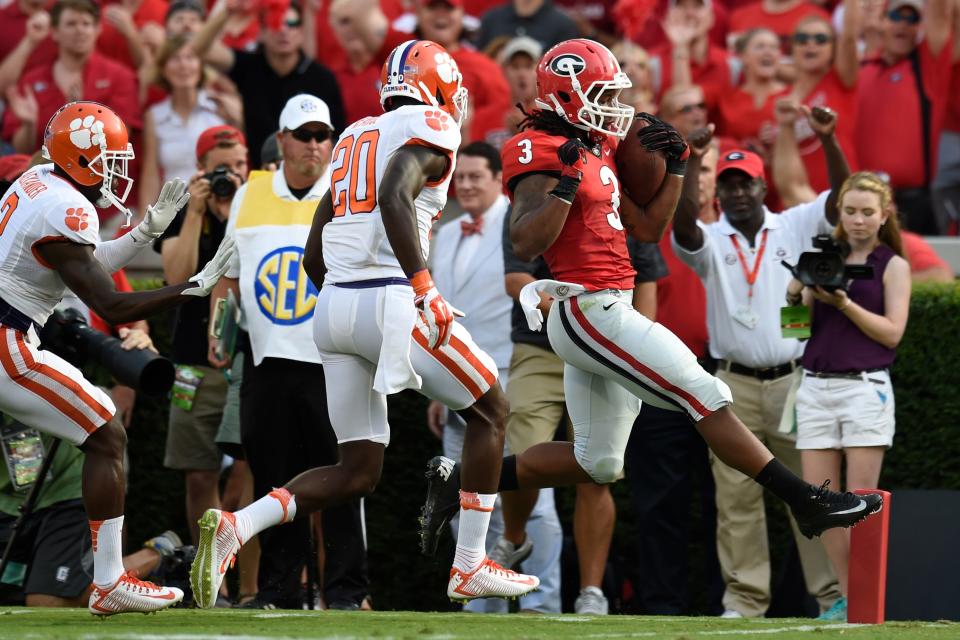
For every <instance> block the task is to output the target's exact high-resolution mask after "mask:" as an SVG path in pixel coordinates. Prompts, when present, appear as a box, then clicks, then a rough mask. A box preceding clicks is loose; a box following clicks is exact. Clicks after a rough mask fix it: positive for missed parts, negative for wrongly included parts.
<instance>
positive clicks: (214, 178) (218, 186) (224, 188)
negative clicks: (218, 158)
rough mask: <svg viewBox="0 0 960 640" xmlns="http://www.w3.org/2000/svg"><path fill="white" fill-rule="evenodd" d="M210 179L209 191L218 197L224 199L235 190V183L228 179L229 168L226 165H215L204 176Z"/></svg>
mask: <svg viewBox="0 0 960 640" xmlns="http://www.w3.org/2000/svg"><path fill="white" fill-rule="evenodd" d="M204 178H206V179H207V180H209V181H210V192H211V193H213V195H214V196H215V197H217V198H220V199H226V198H229V197H231V196H233V194H234V193H236V192H237V185H235V184H234V183H233V180H231V179H230V170H229V169H227V168H226V167H217V168H216V169H214V170H213V171H211V172H210V173H208V174H206V175H205V176H204Z"/></svg>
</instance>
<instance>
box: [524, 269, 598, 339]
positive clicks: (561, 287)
mask: <svg viewBox="0 0 960 640" xmlns="http://www.w3.org/2000/svg"><path fill="white" fill-rule="evenodd" d="M541 292H543V293H545V294H547V295H548V296H551V297H553V298H555V299H557V300H566V299H567V298H572V297H574V296H579V295H580V294H582V293H586V292H587V289H586V287H584V286H583V285H579V284H573V283H572V282H559V281H557V280H536V281H534V282H531V283H529V284H527V285H526V286H524V287H523V289H521V290H520V307H521V308H522V309H523V315H525V316H526V317H527V326H528V327H530V330H531V331H539V330H540V327H542V326H543V314H542V313H540V309H538V308H537V307H538V306H539V305H540V293H541Z"/></svg>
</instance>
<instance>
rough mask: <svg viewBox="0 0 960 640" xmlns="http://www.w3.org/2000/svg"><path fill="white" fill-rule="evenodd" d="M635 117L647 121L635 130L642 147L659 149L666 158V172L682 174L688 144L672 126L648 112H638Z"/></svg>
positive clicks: (685, 166)
mask: <svg viewBox="0 0 960 640" xmlns="http://www.w3.org/2000/svg"><path fill="white" fill-rule="evenodd" d="M637 118H641V119H643V120H645V121H646V122H647V123H649V124H647V126H645V127H644V128H642V129H640V131H639V132H637V138H638V139H639V140H640V144H641V145H643V148H644V149H646V150H647V151H650V152H657V151H659V152H660V153H662V154H663V155H664V157H665V158H666V160H667V173H672V174H673V175H677V176H682V175H684V174H685V173H686V171H687V158H689V157H690V146H689V145H688V144H687V142H686V140H684V139H683V136H681V135H680V133H679V132H678V131H677V130H676V129H674V128H673V127H672V126H670V125H669V124H667V123H666V122H664V121H663V120H661V119H660V118H657V117H656V116H652V115H650V114H649V113H640V114H638V115H637Z"/></svg>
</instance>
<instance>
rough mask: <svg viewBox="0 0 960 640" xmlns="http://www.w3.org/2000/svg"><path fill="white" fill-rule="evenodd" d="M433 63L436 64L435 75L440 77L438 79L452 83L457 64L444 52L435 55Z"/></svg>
mask: <svg viewBox="0 0 960 640" xmlns="http://www.w3.org/2000/svg"><path fill="white" fill-rule="evenodd" d="M433 61H434V62H435V63H437V75H438V76H440V79H441V80H443V81H444V82H453V79H454V78H455V77H456V75H457V71H458V69H457V63H456V62H454V60H453V58H452V57H450V54H449V53H447V52H446V51H444V52H441V53H435V54H434V55H433Z"/></svg>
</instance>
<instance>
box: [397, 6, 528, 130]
mask: <svg viewBox="0 0 960 640" xmlns="http://www.w3.org/2000/svg"><path fill="white" fill-rule="evenodd" d="M463 15H464V11H463V0H417V30H416V32H415V36H416V37H418V38H424V39H426V40H432V41H434V42H436V43H437V44H439V45H441V46H442V47H444V48H446V50H447V51H449V52H450V55H451V56H453V59H454V60H456V62H457V67H458V68H459V69H460V73H461V74H462V75H463V86H464V87H466V88H467V91H468V92H469V97H470V108H469V110H468V116H467V117H468V118H469V130H467V131H464V144H466V143H468V142H469V141H470V140H484V139H486V136H487V132H488V131H492V130H494V129H498V128H499V127H501V126H502V122H503V114H505V113H507V112H508V111H509V110H510V102H509V97H510V88H509V87H508V86H507V81H506V80H505V79H504V77H503V72H502V71H501V70H500V67H499V66H498V65H497V63H496V62H494V61H493V60H491V59H490V58H488V57H487V56H485V55H483V54H482V53H480V52H479V51H477V50H475V49H473V48H472V47H470V45H468V44H466V43H465V42H464V41H463V40H462V38H463V36H464V33H463Z"/></svg>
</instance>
